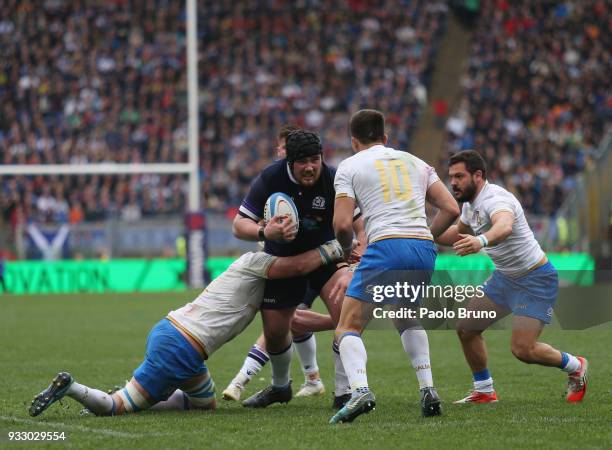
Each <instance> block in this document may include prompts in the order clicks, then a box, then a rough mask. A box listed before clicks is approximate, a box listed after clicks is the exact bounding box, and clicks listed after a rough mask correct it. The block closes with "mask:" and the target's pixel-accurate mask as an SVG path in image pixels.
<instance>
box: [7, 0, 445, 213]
mask: <svg viewBox="0 0 612 450" xmlns="http://www.w3.org/2000/svg"><path fill="white" fill-rule="evenodd" d="M183 8H184V2H179V1H164V0H132V1H127V0H115V1H111V2H82V1H69V2H67V1H57V0H46V1H37V2H35V1H32V0H0V60H1V61H2V64H1V68H0V100H1V103H0V104H1V106H0V108H1V110H0V155H1V156H0V158H1V160H0V163H1V164H34V163H43V164H45V163H69V164H83V163H100V162H109V161H114V162H121V163H128V162H185V161H186V158H187V107H186V104H187V99H186V84H187V83H186V57H185V11H184V9H183ZM446 11H447V8H446V5H445V2H443V1H426V0H377V1H371V2H362V1H350V2H331V3H330V2H317V1H313V0H298V1H295V2H278V1H275V0H239V1H233V2H210V1H200V2H199V4H198V15H199V17H198V24H199V29H198V37H199V54H200V64H199V75H200V125H201V130H200V137H201V139H200V143H199V144H200V157H201V167H200V169H201V174H202V190H203V199H204V200H205V205H206V207H207V208H211V209H216V210H219V211H226V210H227V209H228V208H231V207H234V206H236V205H238V204H239V203H240V202H241V200H242V197H243V195H244V194H245V192H246V190H247V189H248V186H249V184H250V182H251V181H252V179H253V177H254V176H255V175H256V174H257V173H258V172H260V171H261V169H262V168H263V167H264V166H265V165H266V164H268V163H269V162H270V161H271V159H272V158H273V156H274V142H273V141H274V136H275V135H276V131H277V130H278V128H279V127H280V126H281V125H282V124H283V123H295V124H298V125H300V126H303V127H308V128H312V129H315V130H317V131H319V132H320V133H321V135H322V138H323V142H324V145H325V153H326V157H327V158H328V160H329V161H330V162H331V163H332V164H337V163H338V162H339V160H341V159H342V158H343V157H344V156H345V155H347V154H348V153H349V152H350V148H349V141H348V138H347V131H346V126H347V125H346V124H347V121H348V117H349V114H350V113H351V112H353V111H355V110H357V109H359V108H362V107H372V108H379V109H381V110H383V111H385V113H386V114H387V118H388V123H389V127H390V132H391V135H392V136H393V144H394V145H396V146H398V147H400V148H408V147H409V144H410V135H411V132H412V129H413V126H414V123H415V122H416V120H417V118H418V116H419V114H420V112H421V109H422V106H423V104H424V102H426V99H427V91H426V86H427V83H428V79H429V77H430V73H431V63H432V61H433V57H434V56H435V52H436V42H437V38H438V37H439V36H440V34H441V33H442V32H443V29H444V23H445V17H446ZM0 183H1V185H2V186H1V187H2V190H3V193H4V195H7V196H9V197H11V198H16V199H17V203H18V204H19V205H20V206H21V210H22V213H23V214H25V215H26V216H27V217H28V218H32V219H37V220H42V221H45V222H50V221H56V222H65V221H70V222H71V223H77V222H79V221H81V220H104V219H106V218H109V217H121V218H124V219H126V220H138V219H139V218H140V217H150V216H153V215H157V214H172V213H174V214H176V213H177V212H181V211H182V210H183V208H184V206H185V195H186V183H185V180H184V178H183V177H181V176H165V175H164V176H77V177H74V176H73V177H66V176H54V177H23V176H20V177H13V178H3V179H2V180H1V181H0ZM67 196H68V197H67Z"/></svg>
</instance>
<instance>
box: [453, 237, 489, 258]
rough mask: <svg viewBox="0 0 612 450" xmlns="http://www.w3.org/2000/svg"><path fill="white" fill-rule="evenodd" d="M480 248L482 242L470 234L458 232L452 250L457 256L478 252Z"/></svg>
mask: <svg viewBox="0 0 612 450" xmlns="http://www.w3.org/2000/svg"><path fill="white" fill-rule="evenodd" d="M481 248H482V242H480V240H479V239H478V238H477V237H476V236H472V235H471V234H459V240H458V241H457V242H455V243H454V244H453V250H455V253H457V254H458V255H459V256H465V255H470V254H472V253H478V252H479V251H480V249H481Z"/></svg>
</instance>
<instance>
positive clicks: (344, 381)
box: [332, 341, 351, 397]
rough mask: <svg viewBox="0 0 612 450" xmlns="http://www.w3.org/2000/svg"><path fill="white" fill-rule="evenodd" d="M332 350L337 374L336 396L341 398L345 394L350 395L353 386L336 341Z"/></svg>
mask: <svg viewBox="0 0 612 450" xmlns="http://www.w3.org/2000/svg"><path fill="white" fill-rule="evenodd" d="M332 350H333V353H334V369H335V372H336V379H335V388H334V395H335V396H336V397H339V396H341V395H344V394H350V393H351V385H350V383H349V380H348V377H347V376H346V371H345V370H344V365H343V364H342V359H341V358H340V349H339V348H338V344H337V343H336V341H334V343H333V344H332Z"/></svg>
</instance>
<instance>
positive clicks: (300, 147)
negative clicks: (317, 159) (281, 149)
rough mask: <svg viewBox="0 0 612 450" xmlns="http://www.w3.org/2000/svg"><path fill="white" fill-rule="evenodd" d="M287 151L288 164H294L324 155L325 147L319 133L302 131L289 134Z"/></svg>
mask: <svg viewBox="0 0 612 450" xmlns="http://www.w3.org/2000/svg"><path fill="white" fill-rule="evenodd" d="M285 151H286V153H287V162H289V163H290V164H293V163H294V162H295V161H297V160H298V159H302V158H307V157H309V156H315V155H320V154H322V153H323V146H322V145H321V138H319V135H318V134H317V133H315V132H314V131H308V130H301V129H300V130H297V131H293V132H291V133H289V135H288V136H287V144H286V145H285Z"/></svg>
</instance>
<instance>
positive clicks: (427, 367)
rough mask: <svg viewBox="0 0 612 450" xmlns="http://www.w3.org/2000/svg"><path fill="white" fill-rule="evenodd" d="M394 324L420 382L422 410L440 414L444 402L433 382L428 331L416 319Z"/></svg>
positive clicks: (436, 414)
mask: <svg viewBox="0 0 612 450" xmlns="http://www.w3.org/2000/svg"><path fill="white" fill-rule="evenodd" d="M401 307H402V306H401V305H394V306H393V308H394V309H398V308H401ZM393 325H394V326H395V328H396V329H397V331H398V333H399V335H400V340H401V341H402V348H403V349H404V352H405V353H406V356H408V359H409V360H410V364H411V365H412V368H413V369H414V371H415V375H416V378H417V381H418V383H419V393H420V397H421V412H422V413H423V415H424V416H427V417H430V416H438V415H440V414H441V413H442V408H441V403H442V402H441V400H440V397H439V396H438V392H437V391H436V389H435V387H434V384H433V374H432V371H431V358H430V356H429V339H428V337H427V332H426V331H425V330H424V329H423V327H422V326H421V324H420V323H419V321H418V320H416V319H393Z"/></svg>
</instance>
